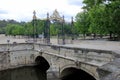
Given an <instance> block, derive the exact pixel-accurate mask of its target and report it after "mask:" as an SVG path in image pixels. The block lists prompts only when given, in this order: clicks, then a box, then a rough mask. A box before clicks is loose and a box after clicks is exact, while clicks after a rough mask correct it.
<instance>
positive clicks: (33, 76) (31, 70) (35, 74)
mask: <svg viewBox="0 0 120 80" xmlns="http://www.w3.org/2000/svg"><path fill="white" fill-rule="evenodd" d="M0 80H47V77H46V72H44V71H41V70H40V69H39V68H36V67H21V68H17V69H11V70H4V71H1V72H0Z"/></svg>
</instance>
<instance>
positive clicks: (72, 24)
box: [71, 17, 74, 43]
mask: <svg viewBox="0 0 120 80" xmlns="http://www.w3.org/2000/svg"><path fill="white" fill-rule="evenodd" d="M73 40H74V23H73V17H71V43H73Z"/></svg>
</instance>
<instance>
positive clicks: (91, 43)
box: [0, 35, 120, 52]
mask: <svg viewBox="0 0 120 80" xmlns="http://www.w3.org/2000/svg"><path fill="white" fill-rule="evenodd" d="M7 40H10V42H9V43H14V42H16V43H26V41H28V40H29V39H27V38H22V37H10V36H7V37H6V36H5V35H0V44H7V43H8V42H7ZM30 40H33V39H32V38H31V39H30ZM37 43H43V41H40V40H38V41H37ZM51 44H57V39H55V38H52V39H51ZM64 46H71V47H79V48H89V49H100V50H112V51H116V52H120V41H105V40H74V41H73V44H65V45H64Z"/></svg>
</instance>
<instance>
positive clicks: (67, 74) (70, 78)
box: [60, 67, 96, 80]
mask: <svg viewBox="0 0 120 80" xmlns="http://www.w3.org/2000/svg"><path fill="white" fill-rule="evenodd" d="M60 78H61V80H96V79H95V78H94V77H93V76H92V75H90V74H89V73H87V72H86V71H84V70H82V69H78V68H75V67H68V68H65V69H64V70H63V71H62V72H61V74H60Z"/></svg>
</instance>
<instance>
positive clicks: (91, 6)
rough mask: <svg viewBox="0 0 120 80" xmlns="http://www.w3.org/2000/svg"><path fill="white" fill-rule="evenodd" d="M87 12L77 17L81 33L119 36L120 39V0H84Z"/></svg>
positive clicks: (77, 25) (77, 26) (77, 24)
mask: <svg viewBox="0 0 120 80" xmlns="http://www.w3.org/2000/svg"><path fill="white" fill-rule="evenodd" d="M83 3H84V4H85V5H84V7H83V9H84V11H85V12H81V13H78V14H77V15H76V23H75V25H76V28H77V29H78V31H79V33H82V34H84V33H86V32H88V33H94V34H101V35H104V34H110V38H111V37H112V34H113V35H117V36H118V38H119V39H120V28H119V27H120V0H84V1H83Z"/></svg>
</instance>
